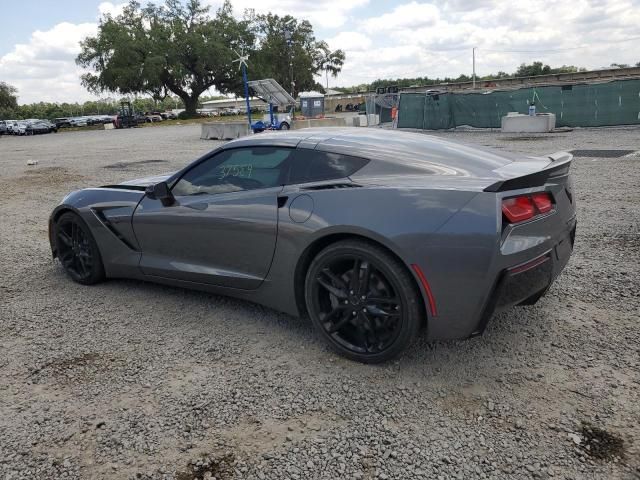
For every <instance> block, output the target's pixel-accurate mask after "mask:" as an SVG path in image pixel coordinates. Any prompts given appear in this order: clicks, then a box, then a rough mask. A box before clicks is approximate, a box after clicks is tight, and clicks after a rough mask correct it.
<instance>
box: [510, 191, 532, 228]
mask: <svg viewBox="0 0 640 480" xmlns="http://www.w3.org/2000/svg"><path fill="white" fill-rule="evenodd" d="M535 212H536V209H535V207H534V206H533V202H532V201H531V199H530V198H529V197H526V196H525V197H515V198H507V199H506V200H503V201H502V213H504V216H505V217H507V220H509V222H511V223H518V222H524V221H525V220H529V219H530V218H533V216H534V214H535Z"/></svg>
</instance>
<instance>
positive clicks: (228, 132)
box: [200, 122, 249, 140]
mask: <svg viewBox="0 0 640 480" xmlns="http://www.w3.org/2000/svg"><path fill="white" fill-rule="evenodd" d="M247 135H249V124H248V123H247V122H207V123H203V124H202V131H201V133H200V138H201V139H203V140H233V139H234V138H240V137H245V136H247Z"/></svg>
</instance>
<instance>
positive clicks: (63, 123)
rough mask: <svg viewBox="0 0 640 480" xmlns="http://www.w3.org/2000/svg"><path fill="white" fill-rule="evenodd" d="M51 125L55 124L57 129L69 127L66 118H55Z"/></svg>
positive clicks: (69, 123)
mask: <svg viewBox="0 0 640 480" xmlns="http://www.w3.org/2000/svg"><path fill="white" fill-rule="evenodd" d="M53 123H55V125H56V127H57V128H65V127H70V126H71V122H70V121H69V119H68V118H66V117H60V118H55V119H54V120H53Z"/></svg>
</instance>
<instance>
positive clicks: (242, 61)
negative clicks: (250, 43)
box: [233, 49, 251, 132]
mask: <svg viewBox="0 0 640 480" xmlns="http://www.w3.org/2000/svg"><path fill="white" fill-rule="evenodd" d="M233 53H235V54H236V55H238V58H237V59H236V60H234V63H235V62H238V65H239V67H240V69H241V70H242V83H243V84H244V98H245V100H246V102H247V118H248V119H249V132H251V103H250V102H249V83H248V82H249V79H248V78H247V60H249V55H245V54H244V49H242V50H240V53H239V54H238V52H236V51H235V50H234V51H233Z"/></svg>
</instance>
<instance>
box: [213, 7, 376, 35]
mask: <svg viewBox="0 0 640 480" xmlns="http://www.w3.org/2000/svg"><path fill="white" fill-rule="evenodd" d="M205 3H206V4H208V5H211V6H212V9H216V8H218V7H219V6H220V5H221V4H222V0H205ZM368 3H369V0H313V1H310V0H261V1H255V0H234V1H233V2H232V4H233V8H234V11H235V14H238V15H241V14H242V13H244V11H245V10H246V9H253V10H255V11H256V12H257V13H269V12H271V13H275V14H277V15H287V14H289V15H292V16H294V17H296V18H302V19H305V20H309V21H310V22H311V24H312V25H313V26H314V27H316V28H317V27H324V28H338V27H341V26H343V25H344V24H345V23H346V22H347V20H349V13H350V12H351V11H353V10H355V9H356V8H358V7H363V6H365V5H367V4H368Z"/></svg>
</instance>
